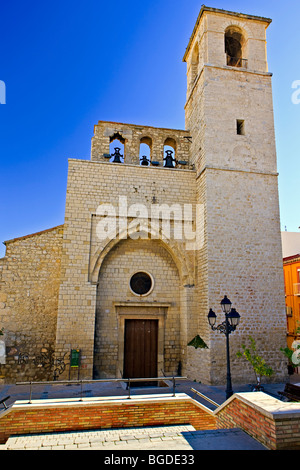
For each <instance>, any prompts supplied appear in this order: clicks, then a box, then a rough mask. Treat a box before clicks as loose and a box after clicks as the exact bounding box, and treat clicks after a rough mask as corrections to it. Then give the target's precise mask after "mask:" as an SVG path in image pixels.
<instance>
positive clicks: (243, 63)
mask: <svg viewBox="0 0 300 470" xmlns="http://www.w3.org/2000/svg"><path fill="white" fill-rule="evenodd" d="M227 65H229V66H231V67H243V68H245V69H246V68H247V65H248V59H243V58H242V57H232V56H230V55H229V54H227Z"/></svg>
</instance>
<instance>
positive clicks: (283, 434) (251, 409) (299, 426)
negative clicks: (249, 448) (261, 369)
mask: <svg viewBox="0 0 300 470" xmlns="http://www.w3.org/2000/svg"><path fill="white" fill-rule="evenodd" d="M214 413H215V416H216V418H217V423H218V427H219V428H227V429H232V428H240V429H243V430H244V431H245V432H247V433H248V434H250V435H251V436H252V437H254V438H255V439H257V440H258V441H259V442H261V443H262V444H264V445H265V446H266V447H268V448H269V449H271V450H291V449H300V403H286V402H282V401H280V400H277V399H275V398H273V397H271V396H270V395H267V394H265V393H262V392H256V393H237V394H235V395H234V396H233V397H231V398H230V399H229V400H227V401H226V402H225V403H223V405H222V406H220V407H219V408H218V409H217V410H216V411H215V412H214Z"/></svg>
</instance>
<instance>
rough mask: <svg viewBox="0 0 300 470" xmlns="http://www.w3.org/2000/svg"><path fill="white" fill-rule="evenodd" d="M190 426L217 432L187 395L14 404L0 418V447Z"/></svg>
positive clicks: (211, 416)
mask: <svg viewBox="0 0 300 470" xmlns="http://www.w3.org/2000/svg"><path fill="white" fill-rule="evenodd" d="M175 424H191V425H192V426H194V428H195V429H197V430H206V429H217V423H216V418H215V416H214V414H213V412H212V411H211V410H209V409H208V408H206V407H205V406H203V405H200V404H199V403H198V402H196V401H195V400H193V399H191V398H190V397H189V396H188V395H185V394H177V395H176V396H175V397H173V396H164V397H162V396H161V395H156V396H153V395H152V396H150V395H148V396H139V397H134V398H132V399H130V400H129V399H128V398H127V397H111V398H107V397H106V398H83V399H82V401H79V400H78V399H60V400H55V401H53V400H35V401H32V403H31V404H29V403H28V402H26V401H17V402H15V403H14V404H13V405H12V406H11V407H9V408H8V409H7V410H5V411H4V412H2V414H0V443H5V442H6V440H7V439H8V438H9V436H11V435H20V434H38V433H42V432H64V431H75V430H76V431H77V430H87V429H103V428H106V429H111V428H125V427H126V428H130V427H142V426H162V425H164V426H167V425H175Z"/></svg>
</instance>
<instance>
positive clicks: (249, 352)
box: [237, 336, 274, 391]
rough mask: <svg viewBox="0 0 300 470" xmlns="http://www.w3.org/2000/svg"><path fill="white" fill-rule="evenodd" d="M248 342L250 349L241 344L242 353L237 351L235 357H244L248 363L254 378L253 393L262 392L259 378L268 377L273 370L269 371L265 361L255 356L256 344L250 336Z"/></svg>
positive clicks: (269, 368)
mask: <svg viewBox="0 0 300 470" xmlns="http://www.w3.org/2000/svg"><path fill="white" fill-rule="evenodd" d="M249 340H250V347H249V348H247V347H246V346H245V345H244V344H242V349H243V352H241V351H238V353H237V357H243V356H244V357H245V358H246V359H247V361H248V362H250V364H251V365H252V367H253V370H254V373H255V377H256V386H255V387H254V390H253V391H260V390H263V387H262V386H261V377H262V376H266V377H270V376H271V375H272V374H273V373H274V371H273V369H271V367H269V366H267V365H266V362H265V360H264V359H262V357H261V356H259V355H258V354H257V351H256V342H255V340H254V339H253V338H252V336H249Z"/></svg>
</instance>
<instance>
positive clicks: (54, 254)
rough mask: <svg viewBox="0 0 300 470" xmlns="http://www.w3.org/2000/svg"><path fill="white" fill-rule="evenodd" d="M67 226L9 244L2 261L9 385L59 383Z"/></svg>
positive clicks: (0, 294) (0, 321) (0, 311)
mask: <svg viewBox="0 0 300 470" xmlns="http://www.w3.org/2000/svg"><path fill="white" fill-rule="evenodd" d="M62 236H63V226H59V227H55V228H53V229H50V230H45V231H43V232H39V233H36V234H33V235H28V236H25V237H21V238H16V239H14V240H10V241H7V242H6V243H5V244H6V254H5V257H4V258H2V259H1V260H0V326H1V327H3V328H4V336H2V338H4V340H5V344H6V364H5V365H2V366H0V367H1V373H2V375H5V380H6V381H7V382H14V381H16V380H17V381H22V380H40V379H48V380H49V379H50V380H52V379H53V368H52V366H51V361H52V358H53V354H52V352H53V350H54V347H55V335H56V319H57V304H58V290H59V283H60V260H61V247H62Z"/></svg>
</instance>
